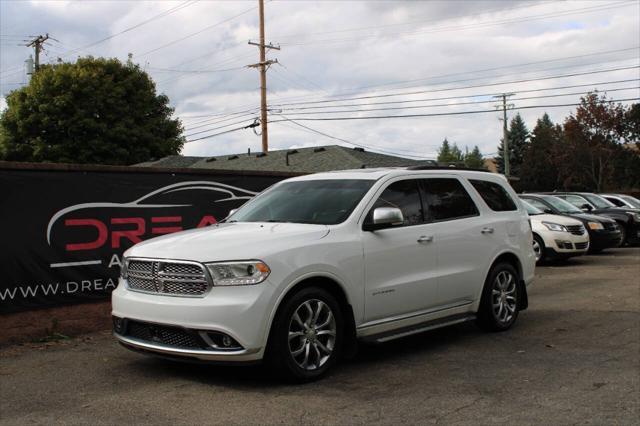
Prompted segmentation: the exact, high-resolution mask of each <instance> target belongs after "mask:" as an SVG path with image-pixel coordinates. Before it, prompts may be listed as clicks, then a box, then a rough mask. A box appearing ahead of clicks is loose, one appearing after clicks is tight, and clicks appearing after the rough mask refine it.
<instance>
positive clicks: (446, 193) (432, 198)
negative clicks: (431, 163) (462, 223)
mask: <svg viewBox="0 0 640 426" xmlns="http://www.w3.org/2000/svg"><path fill="white" fill-rule="evenodd" d="M422 182H423V186H424V194H425V205H426V206H427V207H426V208H427V210H428V213H429V217H430V219H431V220H434V221H439V220H451V219H457V218H461V217H469V216H477V215H478V209H477V208H476V205H475V204H474V203H473V200H472V199H471V197H470V196H469V194H468V193H467V191H466V190H465V189H464V187H463V186H462V184H461V183H460V182H459V181H458V180H457V179H447V178H434V179H424V180H423V181H422Z"/></svg>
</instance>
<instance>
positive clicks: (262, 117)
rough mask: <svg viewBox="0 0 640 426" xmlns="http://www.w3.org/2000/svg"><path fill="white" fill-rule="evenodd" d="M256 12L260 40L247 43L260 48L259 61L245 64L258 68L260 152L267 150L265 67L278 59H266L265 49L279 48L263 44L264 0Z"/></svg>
mask: <svg viewBox="0 0 640 426" xmlns="http://www.w3.org/2000/svg"><path fill="white" fill-rule="evenodd" d="M258 13H259V15H260V42H259V43H255V42H252V41H249V44H251V45H254V46H258V47H259V48H260V62H258V63H257V64H252V65H247V66H248V67H250V68H259V69H260V127H261V130H262V152H263V153H265V154H266V153H268V152H269V133H268V130H267V69H268V67H269V66H270V65H272V64H277V63H278V60H277V59H275V60H268V61H267V57H266V56H267V52H266V50H267V49H275V50H280V47H279V46H274V45H272V44H269V45H265V41H264V40H265V39H264V0H258Z"/></svg>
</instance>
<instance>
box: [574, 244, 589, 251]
mask: <svg viewBox="0 0 640 426" xmlns="http://www.w3.org/2000/svg"><path fill="white" fill-rule="evenodd" d="M588 245H589V243H588V242H584V243H575V244H574V246H575V247H576V250H584V249H586V248H587V246H588Z"/></svg>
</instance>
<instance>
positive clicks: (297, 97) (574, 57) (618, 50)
mask: <svg viewBox="0 0 640 426" xmlns="http://www.w3.org/2000/svg"><path fill="white" fill-rule="evenodd" d="M638 49H640V46H633V47H628V48H624V49H614V50H608V51H599V52H590V53H587V54H581V55H576V56H571V57H560V58H553V59H545V60H541V61H535V62H526V63H519V64H511V65H505V66H500V67H492V68H484V69H475V70H470V71H464V72H459V73H453V74H452V73H447V74H440V75H431V76H429V77H425V78H420V79H413V80H400V81H395V82H389V83H383V84H376V85H368V86H360V87H357V88H354V89H352V90H351V91H350V92H342V93H339V94H335V95H331V96H329V97H334V98H335V97H340V96H348V95H357V94H360V93H363V89H370V88H376V87H384V86H397V85H404V84H407V83H413V82H417V81H427V80H433V79H437V78H441V77H452V76H456V75H465V74H477V73H483V72H487V71H497V70H500V69H508V68H519V67H522V66H530V65H537V64H541V63H549V62H558V61H564V60H567V59H578V58H582V57H589V56H599V55H608V54H613V53H619V52H623V51H636V52H637V51H638ZM635 58H636V57H634V59H635ZM608 62H610V61H608ZM614 62H615V61H614ZM600 63H602V62H598V64H600ZM589 65H592V64H589ZM582 66H585V65H583V64H576V65H570V66H564V67H554V68H547V69H543V70H532V71H530V72H544V71H552V70H556V69H562V68H576V67H582ZM508 75H512V74H507V75H504V76H503V77H506V76H508ZM517 75H521V73H518V74H517ZM484 78H488V77H486V76H484V77H477V78H471V79H459V80H453V81H447V82H439V83H432V84H430V85H435V84H448V83H459V82H464V81H474V80H482V79H484ZM422 86H424V85H422ZM411 87H420V85H419V86H409V87H405V89H408V88H411ZM398 89H399V88H397V89H384V90H379V92H385V91H390V90H398ZM374 93H375V92H374ZM305 97H308V96H296V97H288V98H285V99H286V100H295V99H300V98H305ZM300 103H304V102H300Z"/></svg>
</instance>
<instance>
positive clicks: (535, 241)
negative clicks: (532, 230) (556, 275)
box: [533, 234, 547, 265]
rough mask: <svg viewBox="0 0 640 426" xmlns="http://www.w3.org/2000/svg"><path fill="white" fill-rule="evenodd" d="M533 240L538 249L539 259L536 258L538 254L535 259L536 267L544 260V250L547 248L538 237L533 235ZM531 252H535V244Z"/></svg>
mask: <svg viewBox="0 0 640 426" xmlns="http://www.w3.org/2000/svg"><path fill="white" fill-rule="evenodd" d="M533 240H534V243H537V244H538V247H539V248H540V257H538V254H536V258H537V259H536V265H537V264H540V263H542V262H544V261H545V258H546V254H545V250H546V249H547V248H546V246H545V245H544V241H543V240H542V238H540V237H539V236H538V235H536V234H533ZM533 251H534V252H535V244H534V248H533Z"/></svg>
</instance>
